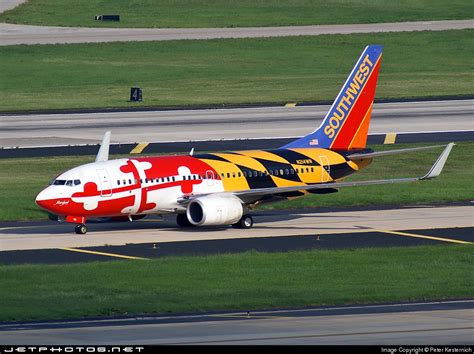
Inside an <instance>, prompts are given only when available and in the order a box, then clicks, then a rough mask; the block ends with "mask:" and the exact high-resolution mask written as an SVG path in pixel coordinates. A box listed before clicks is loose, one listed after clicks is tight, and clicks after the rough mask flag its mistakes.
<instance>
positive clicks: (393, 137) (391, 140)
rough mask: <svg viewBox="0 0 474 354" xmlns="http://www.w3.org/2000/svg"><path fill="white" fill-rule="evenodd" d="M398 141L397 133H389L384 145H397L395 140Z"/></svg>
mask: <svg viewBox="0 0 474 354" xmlns="http://www.w3.org/2000/svg"><path fill="white" fill-rule="evenodd" d="M396 139H397V134H396V133H387V134H386V135H385V140H384V141H383V143H384V145H385V144H395V140H396Z"/></svg>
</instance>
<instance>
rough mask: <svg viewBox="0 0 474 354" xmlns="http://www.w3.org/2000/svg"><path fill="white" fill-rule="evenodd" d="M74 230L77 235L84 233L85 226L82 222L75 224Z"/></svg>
mask: <svg viewBox="0 0 474 354" xmlns="http://www.w3.org/2000/svg"><path fill="white" fill-rule="evenodd" d="M74 230H75V231H76V234H78V235H85V234H86V233H87V226H86V225H84V224H79V225H76V227H75V229H74Z"/></svg>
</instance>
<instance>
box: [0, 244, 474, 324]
mask: <svg viewBox="0 0 474 354" xmlns="http://www.w3.org/2000/svg"><path fill="white" fill-rule="evenodd" d="M473 251H474V246H472V245H462V246H461V245H449V246H448V245H443V246H420V247H409V248H383V249H377V248H374V249H357V250H337V251H304V252H289V253H257V252H247V253H243V254H232V255H217V256H208V257H201V256H199V257H198V256H196V257H176V258H174V257H173V258H171V257H170V258H161V259H156V260H149V261H116V262H94V263H83V264H67V265H41V266H38V265H21V266H0V280H1V283H2V286H1V287H0V299H2V301H0V321H12V320H32V319H56V318H78V317H87V316H107V315H124V314H128V315H130V314H141V313H169V312H199V311H206V310H227V309H232V310H237V309H241V310H252V309H262V308H278V307H302V306H317V305H341V304H354V303H380V302H392V301H412V300H416V301H419V300H435V299H436V300H438V299H453V298H466V297H472V294H473V290H474V288H473V285H474V284H473V278H472V277H469V276H468V274H470V273H471V271H472V262H473V261H474V259H473V255H474V252H473ZM13 289H14V291H13Z"/></svg>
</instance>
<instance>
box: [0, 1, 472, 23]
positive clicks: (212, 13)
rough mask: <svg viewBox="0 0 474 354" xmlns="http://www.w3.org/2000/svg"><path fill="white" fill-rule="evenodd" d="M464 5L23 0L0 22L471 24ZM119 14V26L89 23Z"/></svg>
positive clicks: (469, 11) (468, 8) (469, 8)
mask: <svg viewBox="0 0 474 354" xmlns="http://www.w3.org/2000/svg"><path fill="white" fill-rule="evenodd" d="M473 10H474V6H473V2H472V1H469V0H452V1H446V0H399V1H391V0H370V1H369V0H362V1H361V0H337V1H334V0H333V1H330V2H328V1H324V0H271V1H270V0H259V1H255V0H200V1H196V0H74V1H67V2H66V1H65V0H29V1H28V3H26V4H24V5H21V6H19V7H17V8H16V9H13V10H11V11H8V12H6V13H4V14H3V15H0V21H2V22H13V23H26V24H35V25H59V26H86V27H100V26H110V27H244V26H282V25H314V24H339V23H376V22H399V21H417V20H442V19H466V18H472V14H473ZM100 14H119V15H121V18H120V22H119V23H115V22H112V23H110V22H104V23H103V22H100V21H94V19H93V18H94V16H95V15H100Z"/></svg>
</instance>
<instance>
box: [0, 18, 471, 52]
mask: <svg viewBox="0 0 474 354" xmlns="http://www.w3.org/2000/svg"><path fill="white" fill-rule="evenodd" d="M466 28H474V21H472V20H444V21H416V22H396V23H371V24H349V25H315V26H281V27H245V28H85V27H52V26H51V27H43V26H29V25H15V24H7V23H2V24H0V46H2V45H3V46H4V45H14V44H56V43H91V42H119V41H120V42H124V41H166V40H187V39H219V38H257V37H287V36H318V35H327V34H351V33H379V32H407V31H445V30H450V29H466Z"/></svg>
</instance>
